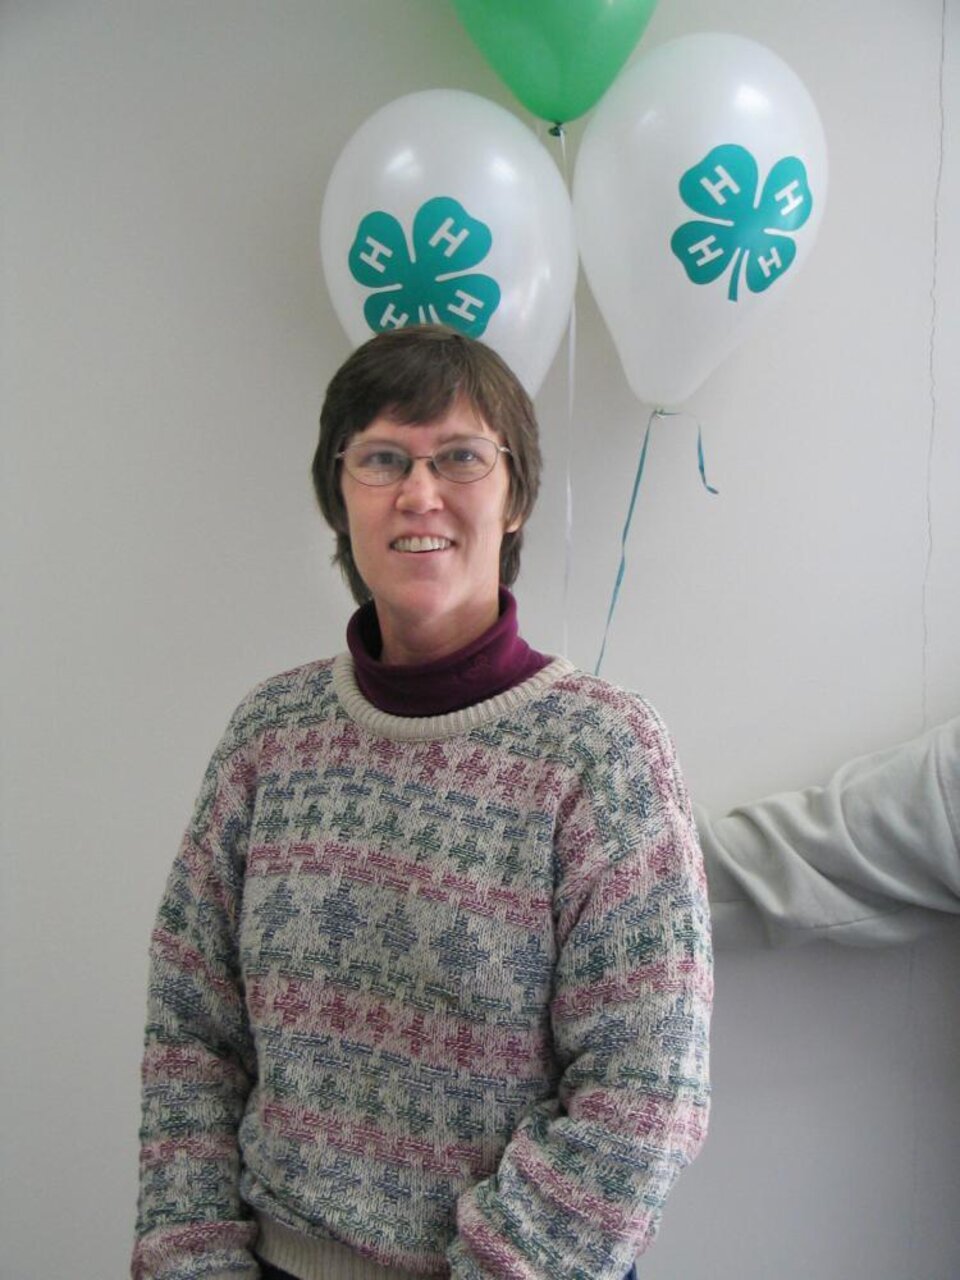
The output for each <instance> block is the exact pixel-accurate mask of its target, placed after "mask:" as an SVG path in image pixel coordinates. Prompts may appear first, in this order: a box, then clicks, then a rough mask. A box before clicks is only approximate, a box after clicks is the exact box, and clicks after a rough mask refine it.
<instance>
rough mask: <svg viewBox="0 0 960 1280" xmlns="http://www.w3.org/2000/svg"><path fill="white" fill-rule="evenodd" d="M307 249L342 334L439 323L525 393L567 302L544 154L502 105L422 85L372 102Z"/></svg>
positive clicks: (568, 250)
mask: <svg viewBox="0 0 960 1280" xmlns="http://www.w3.org/2000/svg"><path fill="white" fill-rule="evenodd" d="M320 249H321V255H322V259H323V269H324V274H325V276H326V280H327V287H328V289H329V291H330V296H331V299H332V301H333V305H334V309H335V310H336V313H337V316H338V317H339V319H340V322H341V324H342V325H343V327H344V329H345V330H346V332H347V336H348V337H349V338H350V340H351V341H352V342H354V343H360V342H364V341H365V340H366V339H367V338H369V337H371V336H372V334H373V333H374V332H377V331H379V330H381V329H386V328H390V327H398V326H400V325H404V324H416V323H422V322H430V321H435V322H440V323H444V324H452V325H453V326H454V327H455V328H460V329H463V330H464V331H466V332H469V333H471V334H472V335H473V336H476V337H481V338H482V340H483V341H484V342H486V343H487V344H488V345H489V346H491V347H493V348H494V350H496V351H497V352H498V353H499V354H500V355H501V356H502V357H503V358H504V359H505V360H506V361H507V363H508V364H509V365H510V367H511V368H512V369H513V370H514V372H515V373H516V374H517V376H518V378H520V380H521V381H522V382H523V384H524V386H525V387H526V388H527V390H528V392H529V393H530V394H531V395H533V394H535V393H536V391H537V390H538V388H539V386H540V384H541V382H542V381H543V378H544V376H545V374H546V372H547V369H548V368H549V367H550V363H551V361H552V360H553V357H554V355H555V354H556V350H557V347H558V346H559V343H560V339H561V337H562V336H563V332H564V329H565V328H566V325H567V320H568V317H569V314H570V308H571V305H572V302H573V293H574V288H575V286H576V278H577V250H576V236H575V232H574V224H573V210H572V207H571V203H570V197H569V196H568V194H567V189H566V187H565V186H564V183H563V179H562V178H561V177H560V174H559V172H558V170H557V167H556V165H555V164H554V162H553V160H552V159H551V157H550V156H549V154H548V153H547V151H546V150H545V149H544V148H543V147H542V146H541V144H540V143H539V142H538V141H537V139H536V137H535V136H534V134H533V133H531V131H530V130H529V129H528V128H527V127H526V126H525V125H523V124H521V123H520V121H519V120H517V119H516V117H515V116H512V115H511V114H510V113H509V112H508V111H505V110H504V109H503V108H502V107H498V106H496V105H495V104H494V103H492V102H488V101H487V100H486V99H484V98H480V97H477V96H476V95H475V94H471V93H462V92H460V91H457V90H452V89H451V90H448V89H431V90H427V91H425V92H422V93H413V94H409V95H408V96H407V97H404V98H398V99H397V100H396V101H395V102H391V103H390V104H389V105H387V106H385V107H383V108H382V109H381V110H379V111H377V112H376V113H375V114H374V115H373V116H371V117H370V119H369V120H367V121H366V123H365V124H363V125H362V126H361V127H360V128H359V129H358V130H357V132H356V133H355V134H354V135H353V137H352V138H351V139H350V141H349V142H348V143H347V145H346V146H345V147H344V149H343V151H342V153H341V155H340V157H339V159H338V160H337V162H336V164H335V166H334V168H333V172H332V173H331V175H330V181H329V183H328V185H327V191H326V195H325V197H324V201H323V211H322V215H321V221H320Z"/></svg>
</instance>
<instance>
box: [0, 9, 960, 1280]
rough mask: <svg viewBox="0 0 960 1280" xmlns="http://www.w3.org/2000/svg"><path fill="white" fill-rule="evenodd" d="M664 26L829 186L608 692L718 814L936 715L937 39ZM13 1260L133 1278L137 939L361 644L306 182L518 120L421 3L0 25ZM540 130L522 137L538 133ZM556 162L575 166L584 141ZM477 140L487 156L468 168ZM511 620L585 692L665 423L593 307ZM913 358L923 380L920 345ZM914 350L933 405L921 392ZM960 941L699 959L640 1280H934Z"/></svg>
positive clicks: (685, 499)
mask: <svg viewBox="0 0 960 1280" xmlns="http://www.w3.org/2000/svg"><path fill="white" fill-rule="evenodd" d="M943 18H944V14H943V13H942V12H941V0H911V3H909V4H904V3H898V2H897V0H836V2H835V3H833V4H831V5H829V6H826V5H812V4H808V5H802V4H797V3H795V2H792V3H787V2H786V0H773V2H771V0H712V2H711V3H708V2H707V0H662V3H661V5H660V8H659V10H658V12H657V13H656V15H655V16H654V19H653V22H652V23H651V26H650V28H649V29H648V32H647V35H646V36H645V38H644V41H643V43H642V45H641V49H645V48H649V47H651V46H652V45H654V44H656V43H659V42H660V41H662V40H664V39H666V38H668V37H670V36H672V35H675V34H681V33H684V32H689V31H696V30H711V29H712V30H726V31H735V32H740V33H742V34H745V35H748V36H751V37H753V38H754V39H756V40H759V41H760V42H761V43H764V44H767V45H769V46H770V47H771V48H773V49H774V50H776V51H777V52H779V53H780V54H781V55H782V56H784V57H786V58H787V60H788V61H789V62H790V63H791V64H792V65H793V66H794V68H795V69H796V70H797V72H798V73H799V74H800V76H801V77H802V78H803V80H804V81H805V82H806V84H807V86H808V88H809V89H810V91H811V93H812V95H813V97H814V99H815V100H816V102H817V103H818V105H819V108H820V111H821V114H822V116H823V120H824V124H825V127H826V131H827V135H828V139H829V144H830V150H831V191H830V198H829V207H828V209H827V213H826V218H825V221H824V223H823V226H822V228H821V233H820V238H819V242H818V245H817V249H816V251H815V253H814V254H813V257H812V258H811V260H810V263H809V266H808V267H807V269H806V271H805V272H804V273H803V275H802V276H801V277H800V278H799V279H798V280H797V282H796V284H795V285H794V286H793V288H792V291H791V293H790V295H789V298H788V300H785V302H784V305H783V306H782V308H781V309H780V310H779V312H778V313H777V315H776V320H775V322H771V323H770V324H769V325H766V326H764V327H762V328H761V329H760V330H759V331H757V332H755V333H754V334H753V335H752V336H751V337H750V339H749V340H748V341H747V342H746V343H745V344H744V345H743V347H742V348H741V349H740V350H739V351H738V352H737V353H736V354H735V355H734V356H733V357H732V358H730V359H729V360H728V361H727V362H726V363H725V364H724V365H723V366H722V368H721V369H720V370H718V371H717V373H716V374H715V375H714V376H713V377H712V378H711V379H710V380H709V382H708V383H707V384H705V386H704V387H703V388H702V389H701V390H700V391H699V392H698V393H697V395H696V396H695V398H694V402H693V404H692V408H693V410H694V411H695V412H696V413H697V414H698V416H699V417H700V419H701V420H702V422H703V424H704V428H705V439H706V447H707V462H708V468H709V474H710V477H711V479H712V480H713V481H714V483H716V484H717V486H718V487H719V489H720V491H721V492H720V496H719V497H718V498H709V497H707V495H705V494H704V492H703V491H702V489H701V487H700V481H699V478H698V476H697V473H696V466H695V429H694V428H693V427H692V426H691V425H690V424H689V423H676V424H661V427H660V428H659V429H658V430H657V432H656V436H655V439H654V443H653V446H652V449H651V454H650V458H649V462H648V471H647V479H646V480H645V482H644V489H643V493H642V497H641V502H640V506H639V509H638V512H637V517H636V521H635V526H634V536H633V541H632V546H631V555H630V563H629V570H628V578H627V581H626V584H625V588H624V594H623V597H622V603H621V605H620V609H619V613H618V616H617V620H616V626H615V632H614V636H613V639H612V642H611V646H610V649H609V651H608V661H607V664H606V668H605V674H607V675H608V676H609V677H610V678H611V679H614V680H616V681H619V682H621V683H625V684H629V685H631V686H633V687H638V688H641V689H643V690H644V691H645V692H646V693H647V694H648V695H649V696H650V697H651V698H652V699H653V700H654V702H655V703H656V704H657V705H658V706H659V707H660V709H661V710H662V711H663V713H664V714H665V716H666V717H667V720H668V722H669V723H670V724H671V727H672V728H673V730H674V733H675V736H676V737H677V739H678V741H679V744H680V749H681V754H682V756H683V758H684V760H685V763H686V768H687V773H688V777H689V781H690V784H691V789H692V790H693V792H694V794H695V795H696V796H697V798H698V799H700V800H702V801H703V802H704V803H706V804H708V805H710V806H712V807H713V808H715V809H722V808H725V807H728V806H729V805H731V804H733V803H736V802H738V801H744V800H748V799H752V798H755V797H757V796H759V795H761V794H763V793H765V792H767V791H769V790H771V789H774V788H780V787H793V786H800V785H805V784H807V783H811V782H816V781H818V780H821V779H823V778H825V777H826V775H827V774H828V772H829V771H830V770H831V768H832V767H833V766H835V765H836V764H838V763H839V762H841V761H843V760H844V759H846V758H848V757H850V756H851V755H853V754H855V753H858V752H861V751H868V750H873V749H878V748H880V747H882V746H884V745H887V744H890V743H893V742H895V741H897V740H900V739H902V738H905V737H909V736H911V735H912V734H914V733H915V732H917V731H919V729H920V728H921V721H922V705H923V697H924V676H923V663H924V641H923V628H924V612H923V607H922V601H923V592H922V584H923V578H924V567H925V562H926V555H927V537H928V525H927V512H928V486H927V467H928V457H929V458H930V459H931V462H932V481H931V484H930V490H929V510H930V513H931V522H932V531H933V558H932V561H931V568H930V575H929V583H928V590H927V596H926V599H927V606H926V626H927V634H928V640H927V645H926V672H927V674H926V697H927V701H928V718H929V721H930V723H935V722H937V721H938V720H941V719H945V718H946V717H947V716H950V715H954V714H956V713H957V712H958V710H960V706H958V702H960V694H958V689H957V680H956V662H955V654H956V652H957V649H958V645H960V592H958V591H957V589H956V582H957V566H958V564H960V545H958V544H960V503H958V502H957V501H956V488H957V480H958V477H960V433H958V431H957V423H958V421H960V372H958V364H957V361H956V352H957V350H958V341H960V289H958V288H957V285H958V284H960V234H958V233H960V218H958V213H957V210H958V207H960V153H958V149H957V141H956V140H957V137H958V127H960V3H958V0H947V3H946V10H945V26H946V36H947V48H946V63H945V68H944V70H945V77H944V82H945V101H944V108H945V129H944V150H943V170H942V183H941V190H940V201H939V208H938V210H937V230H938V240H939V261H938V263H937V280H938V288H937V292H936V330H935V332H934V331H933V330H932V315H933V309H932V301H931V284H932V280H933V268H934V259H933V249H934V230H935V219H934V214H935V202H934V193H935V184H936V178H937V172H938V162H939V154H940V153H939V141H940V116H939V107H938V83H939V71H940V65H939V57H940V40H941V22H942V19H943ZM0 43H2V54H0V57H2V101H0V118H2V122H3V123H2V129H3V140H4V149H3V159H2V166H3V167H2V174H0V190H2V193H3V194H2V199H3V205H4V219H3V244H4V282H3V333H2V353H3V354H2V370H3V382H2V404H0V410H2V415H3V425H4V430H5V433H6V436H7V441H8V443H6V445H5V448H4V486H5V487H4V492H3V496H2V510H3V518H4V522H5V526H6V530H5V531H6V534H7V535H8V536H7V537H6V538H5V543H4V545H5V549H6V550H7V556H6V576H5V578H4V582H3V599H4V603H5V605H6V606H7V610H8V626H7V630H6V638H5V645H6V653H5V656H4V661H3V672H4V677H5V681H6V694H5V704H4V711H3V719H4V728H5V746H4V756H3V776H4V779H5V786H4V799H3V805H2V817H3V835H4V845H5V848H4V853H3V862H2V877H3V880H2V886H3V905H2V911H3V915H2V931H0V939H2V942H0V945H2V949H3V952H2V967H3V1012H2V1018H3V1024H2V1025H3V1034H4V1054H3V1057H4V1059H5V1065H4V1070H5V1076H6V1080H5V1088H4V1089H3V1093H2V1097H3V1112H4V1114H3V1119H2V1130H0V1132H2V1135H3V1139H2V1147H3V1155H2V1160H3V1166H4V1175H5V1182H6V1186H5V1191H4V1214H5V1216H6V1218H7V1222H6V1224H5V1225H4V1227H3V1233H2V1238H3V1249H2V1261H0V1273H2V1275H3V1277H4V1278H5V1280H6V1278H7V1277H9V1280H41V1278H42V1280H49V1277H51V1276H68V1275H69V1276H76V1277H78V1278H79V1280H86V1278H87V1277H90V1280H93V1277H105V1276H108V1275H118V1274H122V1273H123V1271H124V1268H125V1266H126V1258H127V1254H128V1249H129V1241H130V1234H131V1228H132V1216H133V1201H134V1196H135V1138H136V1127H137V1091H138V1079H137V1076H138V1059H139V1049H140V1038H141V1023H142V1009H143V996H144V984H145V977H146V959H145V957H146V941H147V936H148V932H149V928H150V924H151V921H152V917H153V913H154V910H155V907H156V903H157V899H158V895H159V892H160V888H161V885H162V882H163V880H164V878H165V876H166V873H167V870H168V867H169V864H170V861H171V859H172V857H173V854H174V851H175V848H176V845H177V842H178V839H179V835H180V831H181V828H182V826H183V824H184V822H185V820H186V817H187V814H188V812H189V808H190V804H191V802H192V798H193V795H194V793H195V790H196V787H197V785H198V783H199V779H200V774H201V770H202V768H203V765H204V763H205V760H206V757H207V754H208V753H209V751H210V749H211V748H212V746H213V745H214V743H215V741H216V739H217V737H218V736H219V733H220V731H221V729H222V727H223V724H224V722H225V720H226V717H227V715H228V714H229V711H230V710H231V709H232V707H233V706H234V704H235V703H236V701H237V700H238V699H239V697H240V696H241V695H242V694H243V692H245V691H246V690H247V689H248V688H249V687H250V686H251V685H252V684H253V683H255V682H256V681H257V680H259V679H261V678H262V677H264V676H265V675H267V674H269V673H271V672H273V671H277V670H280V669H283V668H284V667H287V666H291V665H293V664H294V663H297V662H300V661H303V660H306V659H309V658H311V657H314V656H317V655H319V654H327V653H331V652H333V651H335V650H336V649H338V648H340V647H341V645H342V632H343V626H344V622H345V619H346V617H347V614H348V611H349V602H348V599H347V596H346V594H345V592H344V590H343V589H342V587H341V586H340V584H339V581H338V580H337V579H335V577H334V575H333V574H332V572H331V571H330V569H329V567H328V564H327V558H328V555H329V550H330V547H329V536H328V535H327V534H326V533H325V531H324V529H323V527H322V526H321V523H320V520H319V517H318V516H317V515H316V514H315V512H314V508H313V501H312V497H311V492H310V488H309V484H308V480H307V468H308V464H309V457H310V453H311V449H312V444H313V440H314V434H315V419H316V413H317V410H318V407H319V403H320V399H321V395H322V389H323V387H324V385H325V383H326V381H327V379H328V378H329V376H330V375H331V373H332V372H333V370H334V369H335V368H336V366H337V365H338V364H339V363H340V361H341V360H342V359H343V358H344V356H345V355H346V354H347V350H348V347H347V343H346V340H345V338H344V337H343V335H342V333H341V331H340V329H339V327H338V324H337V322H336V320H335V318H334V316H333V313H332V311H331V308H330V305H329V303H328V300H327V297H326V294H325V290H324V285H323V281H322V278H321V276H320V272H319V267H318V255H317V248H316V230H317V220H318V215H319V209H320V203H321V199H322V195H323V191H324V185H325V181H326V178H327V176H328V174H329V172H330V169H331V166H332V164H333V162H334V160H335V158H336V156H337V154H338V152H339V150H340V148H341V147H342V146H343V145H344V143H345V142H346V140H347V138H348V137H349V136H350V134H351V133H352V131H353V130H354V129H355V128H356V127H357V126H358V125H359V124H360V123H361V122H362V121H363V120H364V119H365V118H366V117H367V116H369V115H370V114H371V113H372V112H373V111H374V110H375V109H376V108H378V107H380V106H381V105H383V104H385V103H387V102H388V101H390V100H391V99H392V98H394V97H397V96H399V95H400V94H402V93H405V92H409V91H412V90H415V89H420V88H429V87H458V88H463V89H467V90H472V91H475V92H478V93H481V94H483V95H485V96H487V97H489V98H491V99H493V100H495V101H497V102H499V103H501V104H503V105H504V106H507V107H509V108H510V109H512V110H515V111H517V112H518V114H520V115H521V116H522V117H523V118H525V119H526V118H527V117H526V116H524V114H523V112H522V111H521V109H520V108H519V107H518V106H517V104H516V103H515V101H514V100H513V99H512V97H511V96H510V94H509V92H508V91H507V90H506V89H505V88H504V87H503V86H501V84H500V83H499V81H498V80H497V79H496V77H495V76H494V74H493V72H492V71H491V70H490V69H489V68H488V67H487V66H486V64H485V62H484V61H483V59H482V58H481V56H480V54H479V53H478V52H477V50H476V49H475V48H474V46H473V45H472V44H471V43H470V41H469V39H468V38H467V37H466V35H465V33H464V32H463V30H462V29H461V27H460V26H459V24H458V22H457V19H456V17H455V15H454V12H453V6H452V5H451V4H450V3H449V2H448V0H407V3H404V4H398V3H396V0H337V2H334V0H327V3H322V4H318V3H316V0H162V3H161V2H160V0H152V2H148V0H84V3H77V2H76V0H7V3H6V4H5V5H4V6H3V9H2V16H0ZM531 123H532V122H531ZM581 131H582V126H574V127H573V128H572V129H571V131H570V145H571V149H572V150H575V147H576V142H577V139H578V137H579V135H580V132H581ZM465 145H467V143H466V142H465ZM578 315H579V338H578V348H577V363H576V386H577V404H576V414H575V417H576V444H575V448H574V451H573V458H572V471H573V475H574V476H575V478H576V488H575V501H576V528H575V558H574V565H573V579H572V588H571V594H570V599H569V601H568V602H567V604H566V606H564V601H563V593H562V570H563V536H564V527H563V492H562V491H563V476H564V471H565V468H566V465H567V464H566V459H565V446H564V439H565V434H566V417H565V413H566V410H565V395H566V382H565V378H566V374H565V370H564V367H563V361H562V359H561V360H558V362H557V364H556V365H555V367H554V370H553V372H552V374H551V376H550V378H549V380H548V382H547V384H546V386H545V388H544V390H543V392H542V394H541V396H540V398H539V408H540V412H541V418H542V421H543V424H544V433H545V445H546V451H547V459H548V473H547V481H546V492H545V494H544V498H543V501H542V504H541V508H540V510H539V512H538V514H537V516H536V518H535V520H534V523H533V525H532V528H531V531H530V535H529V541H528V550H527V554H526V560H525V570H524V575H523V578H522V581H521V584H520V590H519V595H520V600H521V611H522V614H521V616H522V618H523V619H524V621H525V629H526V631H527V633H528V636H529V638H530V640H531V641H532V642H533V643H534V644H536V645H538V646H539V647H542V648H548V649H555V648H557V647H558V646H559V644H560V637H561V635H562V630H563V618H564V612H566V615H567V618H568V621H569V628H570V652H571V656H572V657H574V658H575V659H576V660H577V661H579V662H581V663H583V664H584V665H589V666H592V665H593V662H594V659H595V657H596V652H597V648H598V644H599V639H600V634H601V631H602V624H603V619H604V616H605V613H606V607H607V602H608V600H609V592H610V588H611V586H612V580H613V575H614V572H615V569H616V563H617V556H618V539H619V533H620V526H621V523H622V519H623V515H624V509H625V505H626V501H627V496H628V492H629V479H630V476H631V475H632V471H633V467H634V465H635V460H636V452H637V448H638V444H639V438H640V431H641V427H642V425H643V421H644V414H645V410H644V409H643V408H642V407H641V406H640V405H638V404H637V403H636V402H635V401H634V400H633V398H632V396H631V394H630V392H629V391H628V389H627V386H626V382H625V379H624V377H623V375H622V373H621V371H620V367H619V364H618V362H617V359H616V356H615V353H614V350H613V346H612V343H611V340H610V338H609V336H608V335H607V333H606V331H605V329H604V327H603V324H602V321H601V320H600V318H599V315H598V313H597V310H596V308H595V306H594V304H593V302H592V300H591V299H590V297H589V295H588V293H587V291H586V288H585V287H583V286H581V290H580V294H579V298H578ZM932 344H933V345H932ZM931 351H932V354H933V368H934V371H935V375H936V395H935V402H934V401H933V400H932V399H931V379H930V365H931ZM958 960H960V937H958V933H957V930H956V928H945V929H944V931H943V932H942V933H941V934H940V935H939V936H936V937H934V938H933V939H931V940H930V941H927V942H925V943H923V944H921V945H918V946H916V947H915V948H913V949H911V950H910V951H906V950H901V951H887V952H876V953H869V952H850V951H839V950H831V949H827V948H823V949H820V948H813V949H810V950H806V951H800V952H791V953H789V954H786V953H773V952H763V951H758V950H755V949H746V948H745V949H740V950H735V951H732V952H724V953H722V954H721V955H720V956H719V959H718V972H717V1012H716V1020H715V1032H716V1034H715V1051H714V1061H715V1111H714V1125H713V1133H712V1137H711V1139H710V1141H709V1142H708V1144H707V1148H706V1151H705V1153H704V1155H703V1157H702V1158H701V1160H700V1161H699V1162H698V1163H697V1165H695V1166H694V1168H693V1169H692V1170H690V1171H689V1173H688V1174H687V1175H686V1177H685V1179H683V1180H682V1181H681V1185H680V1187H679V1189H678V1191H677V1192H676V1194H675V1196H674V1199H673V1202H672V1204H671V1205H670V1206H669V1207H668V1211H667V1214H666V1216H665V1222H664V1228H663V1232H662V1236H661V1240H660V1242H659V1243H658V1245H657V1246H656V1247H655V1249H654V1250H653V1252H652V1253H651V1254H650V1256H649V1260H648V1261H647V1262H646V1263H645V1266H644V1271H643V1274H644V1276H645V1277H648V1278H650V1280H654V1278H657V1280H677V1278H678V1277H680V1276H683V1277H684V1280H771V1278H775V1280H794V1278H796V1280H800V1278H801V1277H802V1278H803V1280H808V1278H809V1277H811V1276H817V1277H823V1278H824V1280H833V1278H834V1277H843V1278H844V1280H867V1278H868V1277H869V1280H955V1277H956V1276H957V1275H958V1274H960V1226H958V1223H960V1217H958V1214H957V1210H956V1206H957V1203H958V1194H957V1193H958V1191H960V1175H958V1161H957V1159H956V1151H957V1149H958V1145H960V1072H958V1070H957V1064H958V1061H960V1057H958V1051H960V1014H958V1009H957V1004H956V1000H955V990H956V981H955V977H956V973H957V963H958Z"/></svg>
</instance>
